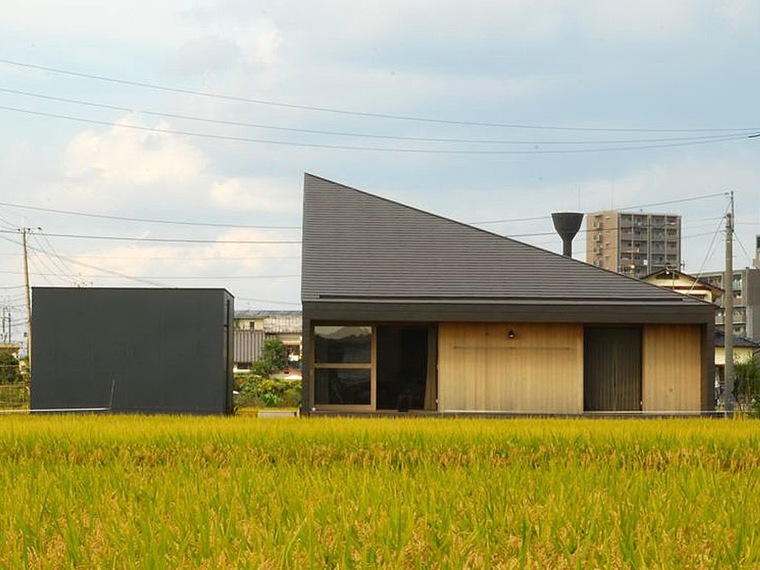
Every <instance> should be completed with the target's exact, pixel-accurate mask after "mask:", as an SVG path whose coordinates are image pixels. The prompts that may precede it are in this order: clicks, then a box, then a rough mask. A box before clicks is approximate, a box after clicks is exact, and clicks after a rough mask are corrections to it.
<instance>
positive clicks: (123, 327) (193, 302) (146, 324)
mask: <svg viewBox="0 0 760 570" xmlns="http://www.w3.org/2000/svg"><path fill="white" fill-rule="evenodd" d="M233 314H234V301H233V297H232V295H230V294H229V293H228V292H227V291H225V290H224V289H116V288H115V289H92V288H48V287H41V288H40V287H36V288H34V289H33V290H32V341H33V344H32V385H31V392H32V394H31V407H32V409H50V408H83V407H108V406H109V404H112V409H113V410H114V411H119V412H138V413H143V412H144V413H161V412H166V413H193V414H221V413H230V412H231V411H232V356H233V350H232V322H233ZM112 389H113V392H112ZM112 393H113V395H112Z"/></svg>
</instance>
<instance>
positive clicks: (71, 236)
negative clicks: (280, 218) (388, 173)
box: [0, 230, 301, 245]
mask: <svg viewBox="0 0 760 570" xmlns="http://www.w3.org/2000/svg"><path fill="white" fill-rule="evenodd" d="M0 233H10V231H9V230H0ZM47 235H48V236H50V237H59V238H68V239H91V240H107V241H131V242H138V243H139V242H152V243H205V244H237V245H241V244H242V245H300V243H301V240H235V239H227V240H213V239H197V238H150V237H127V236H103V235H84V234H58V233H48V234H47Z"/></svg>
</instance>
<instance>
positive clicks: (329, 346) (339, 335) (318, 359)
mask: <svg viewBox="0 0 760 570" xmlns="http://www.w3.org/2000/svg"><path fill="white" fill-rule="evenodd" d="M371 361H372V327H369V326H316V327H314V362H315V363H316V364H328V363H329V364H347V363H364V364H369V363H370V362H371Z"/></svg>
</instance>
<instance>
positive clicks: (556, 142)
mask: <svg viewBox="0 0 760 570" xmlns="http://www.w3.org/2000/svg"><path fill="white" fill-rule="evenodd" d="M0 92H3V93H10V94H14V95H22V96H24V97H34V98H37V99H43V100H48V101H57V102H60V103H69V104H74V105H83V106H87V107H93V108H98V109H108V110H111V111H120V112H124V113H138V114H142V115H148V116H153V117H162V118H167V119H180V120H185V121H195V122H201V123H207V124H214V125H224V126H233V127H247V128H257V129H265V130H274V131H279V132H288V133H298V134H313V135H327V136H340V137H354V138H371V139H381V140H393V141H410V142H430V143H456V144H496V145H510V144H511V145H588V144H634V143H636V144H640V143H661V142H678V141H692V140H710V139H717V138H722V137H723V136H725V135H701V136H697V137H670V138H655V139H652V138H646V139H611V140H610V139H594V140H504V139H466V138H446V137H420V136H399V135H383V134H377V133H360V132H347V131H329V130H322V129H305V128H298V127H283V126H279V125H266V124H261V123H250V122H245V121H230V120H223V119H209V118H205V117H198V116H195V115H182V114H178V113H166V112H159V111H148V110H144V109H136V108H131V107H121V106H118V105H109V104H105V103H96V102H94V101H83V100H81V99H71V98H68V97H56V96H53V95H44V94H42V93H34V92H31V91H21V90H18V89H9V88H4V87H0ZM744 130H745V131H747V132H745V133H743V134H747V135H750V134H752V133H753V132H754V131H752V130H751V129H744ZM736 134H740V133H738V132H737V133H736Z"/></svg>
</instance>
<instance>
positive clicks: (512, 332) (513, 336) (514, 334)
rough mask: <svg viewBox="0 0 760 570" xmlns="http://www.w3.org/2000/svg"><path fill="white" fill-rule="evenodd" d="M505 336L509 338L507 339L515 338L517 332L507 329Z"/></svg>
mask: <svg viewBox="0 0 760 570" xmlns="http://www.w3.org/2000/svg"><path fill="white" fill-rule="evenodd" d="M507 338H509V339H515V338H517V334H516V333H515V331H514V330H512V329H509V332H508V333H507Z"/></svg>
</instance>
